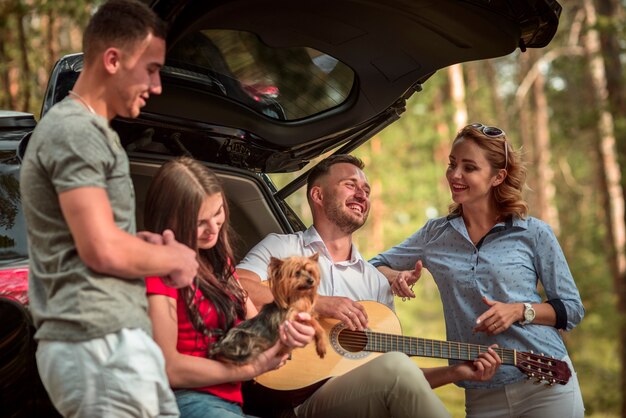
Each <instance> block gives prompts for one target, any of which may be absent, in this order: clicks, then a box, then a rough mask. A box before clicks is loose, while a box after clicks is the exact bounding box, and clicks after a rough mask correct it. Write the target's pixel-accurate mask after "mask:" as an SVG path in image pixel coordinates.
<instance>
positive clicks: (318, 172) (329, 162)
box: [306, 154, 365, 197]
mask: <svg viewBox="0 0 626 418" xmlns="http://www.w3.org/2000/svg"><path fill="white" fill-rule="evenodd" d="M340 163H348V164H352V165H354V166H356V167H358V168H359V169H360V170H363V167H365V164H363V161H361V159H360V158H358V157H355V156H354V155H349V154H336V155H331V156H330V157H326V158H324V159H323V160H322V161H320V162H319V163H318V164H317V165H316V166H315V167H313V168H312V169H311V171H309V175H308V176H307V178H306V195H307V197H308V196H309V193H310V191H311V188H312V187H313V186H314V185H315V182H316V181H317V180H318V179H319V178H320V177H322V176H325V175H326V174H328V172H329V171H330V168H331V167H332V166H334V165H335V164H340Z"/></svg>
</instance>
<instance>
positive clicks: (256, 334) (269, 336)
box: [210, 253, 326, 364]
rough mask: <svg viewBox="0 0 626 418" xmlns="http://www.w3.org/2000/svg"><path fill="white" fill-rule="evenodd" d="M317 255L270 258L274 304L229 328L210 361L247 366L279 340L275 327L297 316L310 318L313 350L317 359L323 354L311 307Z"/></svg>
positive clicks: (323, 341)
mask: <svg viewBox="0 0 626 418" xmlns="http://www.w3.org/2000/svg"><path fill="white" fill-rule="evenodd" d="M318 258H319V254H318V253H315V254H314V255H312V256H310V257H289V258H286V259H282V260H281V259H279V258H274V257H272V258H271V260H270V264H269V267H268V273H269V275H268V279H269V285H270V289H271V290H272V294H273V295H274V302H272V303H268V304H266V305H264V306H263V308H262V309H261V311H260V312H259V314H258V315H256V316H255V317H254V318H251V319H248V320H246V321H243V322H241V323H240V324H239V325H237V326H236V327H233V328H231V329H230V330H229V331H228V332H227V333H226V335H225V336H224V338H222V339H221V340H219V341H218V342H217V343H215V344H214V346H213V347H212V349H211V352H210V355H211V357H212V358H215V359H219V360H222V361H228V362H232V363H237V364H244V363H248V362H249V361H250V360H252V359H253V358H254V357H256V356H257V355H259V354H260V353H262V352H263V351H265V350H267V349H268V348H270V347H271V346H273V345H274V344H275V343H276V341H278V339H279V327H280V324H282V323H283V322H284V321H285V320H287V319H289V320H291V319H294V318H295V316H296V314H298V313H299V312H308V313H309V314H310V315H311V321H310V325H311V326H313V328H314V329H315V349H316V351H317V354H318V355H319V356H320V358H323V357H324V355H325V354H326V334H325V332H324V329H323V328H322V326H321V325H320V324H319V322H317V317H316V315H315V314H314V312H313V310H312V309H313V305H314V304H315V301H316V300H317V288H318V286H319V283H320V270H319V265H318Z"/></svg>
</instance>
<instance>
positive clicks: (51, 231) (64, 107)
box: [20, 98, 151, 341]
mask: <svg viewBox="0 0 626 418" xmlns="http://www.w3.org/2000/svg"><path fill="white" fill-rule="evenodd" d="M79 187H101V188H103V189H106V191H107V194H108V197H109V201H110V203H111V207H112V210H113V215H114V218H115V223H116V225H117V226H118V227H119V228H120V229H122V230H124V231H126V232H128V233H131V234H135V232H136V226H135V193H134V189H133V184H132V181H131V178H130V173H129V163H128V157H127V155H126V153H125V152H124V150H123V149H122V146H121V143H120V140H119V137H118V135H117V134H116V133H115V131H113V130H112V129H111V128H110V127H109V124H108V122H107V120H106V119H105V118H103V117H100V116H97V115H94V114H92V113H90V112H89V111H88V110H87V109H85V107H83V106H82V105H81V104H80V103H78V102H77V101H75V100H72V99H69V98H67V99H65V100H63V101H62V102H60V103H59V104H57V105H56V106H54V107H53V108H52V109H50V111H49V112H48V113H47V114H46V115H45V116H44V117H43V118H42V120H41V121H40V122H39V124H38V125H37V128H36V129H35V132H34V133H33V136H32V138H31V140H30V142H29V144H28V148H27V150H26V155H25V157H24V162H23V164H22V169H21V178H20V191H21V195H22V205H23V208H24V215H25V217H26V224H27V230H28V241H29V253H30V272H29V281H28V284H29V289H28V296H29V299H30V310H31V312H32V314H33V318H34V321H35V326H36V327H37V328H38V330H37V333H36V334H35V337H36V338H37V339H42V340H60V341H84V340H88V339H93V338H98V337H102V336H104V335H106V334H109V333H112V332H117V331H119V330H120V329H122V328H141V329H144V330H145V331H146V332H148V333H150V332H151V326H150V320H149V318H148V315H147V300H146V294H145V283H144V281H143V280H142V279H141V278H138V279H137V280H128V279H120V278H116V277H112V276H110V275H105V274H100V273H97V272H95V271H93V270H91V269H90V268H89V267H87V266H86V265H85V264H84V263H83V261H82V260H81V259H80V257H79V256H78V252H77V249H76V246H75V244H74V240H73V239H72V235H71V233H70V230H69V227H68V225H67V222H66V221H65V218H64V217H63V214H62V212H61V207H60V205H59V197H58V195H59V193H62V192H64V191H68V190H71V189H75V188H79Z"/></svg>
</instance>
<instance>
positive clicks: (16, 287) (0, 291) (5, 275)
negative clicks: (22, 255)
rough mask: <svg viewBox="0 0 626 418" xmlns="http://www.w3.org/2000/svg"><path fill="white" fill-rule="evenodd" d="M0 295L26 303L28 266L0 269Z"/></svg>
mask: <svg viewBox="0 0 626 418" xmlns="http://www.w3.org/2000/svg"><path fill="white" fill-rule="evenodd" d="M0 297H10V298H12V299H15V300H17V301H18V302H20V303H21V304H23V305H26V304H28V267H14V268H8V269H0Z"/></svg>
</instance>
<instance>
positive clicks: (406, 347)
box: [255, 301, 571, 393]
mask: <svg viewBox="0 0 626 418" xmlns="http://www.w3.org/2000/svg"><path fill="white" fill-rule="evenodd" d="M359 303H361V304H362V305H363V306H364V307H365V310H366V312H367V316H368V319H369V327H370V328H369V329H368V330H366V331H351V330H349V329H347V328H346V327H345V325H344V324H343V323H342V322H340V321H338V320H335V319H328V318H325V319H320V324H321V325H322V327H323V328H324V329H325V330H326V332H327V334H328V339H329V347H328V350H327V352H326V356H325V357H324V358H323V359H320V358H319V357H318V356H317V354H316V352H315V345H314V344H308V345H307V346H306V347H304V348H301V349H296V350H293V352H292V354H291V359H290V360H288V361H287V364H286V365H285V366H283V367H281V368H280V369H278V370H273V371H270V372H267V373H264V374H262V375H260V376H258V377H257V378H256V379H255V380H256V383H258V384H260V385H262V386H265V387H266V388H269V389H272V390H278V391H298V392H302V390H304V392H305V393H306V392H308V390H306V389H309V388H310V389H312V390H315V389H316V388H317V387H319V386H320V385H321V384H322V383H323V382H324V381H326V380H327V379H328V378H330V377H333V376H339V375H342V374H344V373H346V372H349V371H350V370H352V369H354V368H356V367H358V366H360V365H362V364H364V363H366V362H368V361H370V360H372V359H373V358H375V357H377V356H379V355H381V353H386V352H389V351H399V352H402V353H405V354H407V355H409V356H418V357H432V358H441V359H454V360H474V359H475V358H476V357H478V354H479V353H481V352H485V351H487V349H488V346H485V345H475V344H467V343H460V342H453V341H438V340H430V339H425V338H416V337H406V336H403V335H401V333H402V329H401V327H400V321H399V320H398V317H397V316H396V315H395V313H394V312H393V311H392V310H391V309H389V308H388V307H387V306H385V305H383V304H380V303H378V302H373V301H362V302H359ZM379 331H380V332H379ZM495 351H496V352H497V353H498V355H499V356H500V358H501V359H502V364H503V365H510V366H515V367H517V368H518V369H519V370H521V371H522V372H523V373H525V374H526V375H527V376H528V377H529V379H534V380H535V381H536V382H538V383H545V384H547V385H550V386H552V385H554V384H561V385H564V384H566V383H567V382H568V380H569V378H570V376H571V372H570V369H569V366H568V364H567V363H565V362H564V361H561V360H555V359H553V358H549V357H546V356H543V355H538V354H535V353H533V352H520V351H517V350H512V349H507V348H496V349H495Z"/></svg>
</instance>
